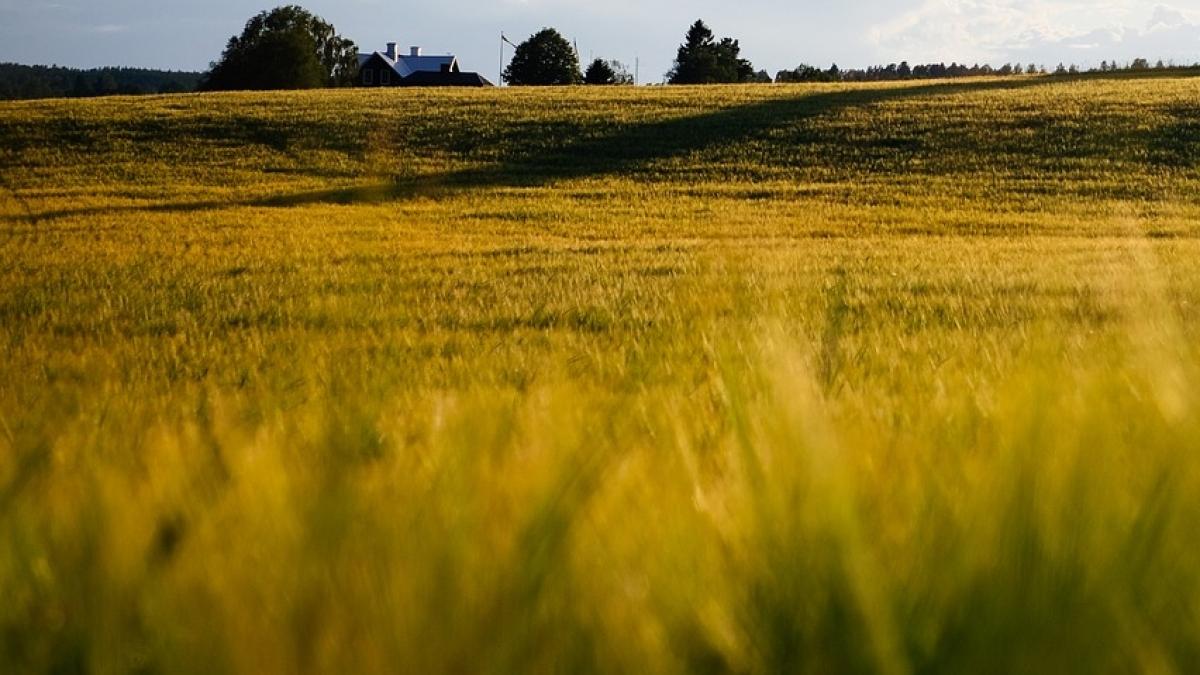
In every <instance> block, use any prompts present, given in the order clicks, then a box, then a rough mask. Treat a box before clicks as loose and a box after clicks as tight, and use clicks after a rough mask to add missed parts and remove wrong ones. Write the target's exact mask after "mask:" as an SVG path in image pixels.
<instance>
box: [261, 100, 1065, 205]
mask: <svg viewBox="0 0 1200 675" xmlns="http://www.w3.org/2000/svg"><path fill="white" fill-rule="evenodd" d="M1061 81H1062V80H1050V79H1048V78H1029V79H1022V80H1019V81H988V82H961V83H958V82H956V83H938V84H921V85H914V86H895V87H883V88H865V87H864V88H861V89H859V88H854V89H850V90H843V91H834V92H822V93H815V94H809V95H805V96H800V97H789V98H777V99H770V100H766V101H762V102H758V103H754V104H751V105H743V106H737V107H733V108H726V109H722V110H717V111H714V112H710V113H706V114H703V115H695V116H691V117H683V118H678V119H670V120H665V121H657V122H650V123H646V124H635V125H630V126H625V127H621V128H619V129H617V130H615V131H611V132H608V133H603V134H598V135H595V136H591V137H584V138H576V139H571V140H568V141H566V142H564V143H562V144H560V145H557V146H553V147H550V148H535V149H533V150H524V151H522V150H518V151H515V152H513V153H511V154H510V155H509V156H508V157H505V158H504V159H502V160H500V161H499V162H496V163H495V164H493V165H491V166H487V167H483V168H478V169H467V170H462V171H452V172H447V173H442V174H433V175H426V176H419V177H403V178H396V179H393V180H389V181H386V182H381V183H377V184H373V185H367V186H358V187H353V188H339V189H330V190H319V191H313V192H307V193H299V194H292V195H281V196H278V197H273V198H269V199H265V200H259V201H255V202H252V203H251V204H248V205H252V206H301V205H305V204H314V203H329V204H362V203H378V202H386V201H393V200H400V199H407V198H414V197H437V196H443V195H447V194H452V193H454V192H458V191H462V190H469V189H475V188H481V187H482V188H494V187H514V188H522V187H541V186H545V185H547V184H550V183H554V182H557V181H565V180H575V179H581V178H596V177H603V176H615V175H638V174H642V173H647V172H652V171H653V170H654V165H655V164H656V163H660V162H664V161H670V160H672V159H687V158H688V157H690V156H693V155H698V154H700V153H704V152H711V151H713V150H720V149H723V148H727V149H729V150H730V151H736V150H737V149H738V148H739V147H740V146H742V145H744V144H745V143H747V142H749V141H754V140H761V139H770V138H772V134H773V133H775V132H777V131H778V130H780V129H787V128H791V129H792V130H793V132H796V131H798V132H799V133H798V134H797V133H793V134H792V135H791V137H789V138H788V139H787V140H779V141H778V142H795V141H796V140H797V139H798V137H799V139H800V140H803V139H804V135H805V130H804V129H802V128H801V129H799V130H797V129H796V127H798V126H802V124H803V122H804V120H807V119H812V118H817V117H821V116H824V115H831V114H834V113H837V112H838V111H839V110H843V109H848V108H856V107H864V106H869V105H875V104H880V103H886V102H888V101H893V100H901V99H908V98H919V97H923V96H938V95H952V94H960V93H972V92H985V91H994V90H1011V89H1022V88H1026V87H1031V86H1038V85H1046V84H1051V83H1053V82H1061ZM812 140H816V139H815V138H814V139H812Z"/></svg>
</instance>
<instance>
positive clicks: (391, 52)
mask: <svg viewBox="0 0 1200 675" xmlns="http://www.w3.org/2000/svg"><path fill="white" fill-rule="evenodd" d="M387 45H388V48H387V51H386V52H384V55H386V56H387V57H388V58H389V59H391V60H393V61H395V60H396V43H395V42H389V43H387Z"/></svg>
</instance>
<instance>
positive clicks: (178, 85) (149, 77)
mask: <svg viewBox="0 0 1200 675" xmlns="http://www.w3.org/2000/svg"><path fill="white" fill-rule="evenodd" d="M202 77H203V74H202V73H189V72H176V71H169V70H149V69H145V68H91V69H87V70H82V69H79V68H66V67H63V66H24V65H20V64H17V63H0V99H3V100H17V99H35V98H82V97H89V96H109V95H113V94H120V95H139V94H176V93H182V92H188V91H195V89H196V87H197V86H198V85H199V84H200V80H201V78H202Z"/></svg>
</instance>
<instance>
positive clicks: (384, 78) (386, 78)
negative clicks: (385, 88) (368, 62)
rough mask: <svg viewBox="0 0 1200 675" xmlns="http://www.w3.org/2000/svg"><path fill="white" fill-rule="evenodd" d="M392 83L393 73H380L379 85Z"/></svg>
mask: <svg viewBox="0 0 1200 675" xmlns="http://www.w3.org/2000/svg"><path fill="white" fill-rule="evenodd" d="M391 83H392V74H391V73H389V72H388V71H386V70H385V71H383V72H381V73H379V84H391Z"/></svg>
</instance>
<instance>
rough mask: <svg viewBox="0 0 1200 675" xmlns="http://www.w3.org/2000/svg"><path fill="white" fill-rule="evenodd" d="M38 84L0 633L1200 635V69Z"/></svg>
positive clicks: (391, 637)
mask: <svg viewBox="0 0 1200 675" xmlns="http://www.w3.org/2000/svg"><path fill="white" fill-rule="evenodd" d="M1185 75H1188V74H1186V73H1184V74H1179V73H1173V74H1168V75H1160V76H1147V77H1127V76H1120V77H1116V76H1114V77H1098V76H1090V77H1082V78H1062V77H1022V78H1007V79H1003V80H986V79H984V80H970V81H955V82H923V83H911V82H910V83H896V84H882V85H828V86H826V85H794V86H744V87H709V88H636V89H635V88H613V89H609V88H567V89H548V90H518V89H505V90H491V91H470V92H461V91H434V90H428V91H417V90H413V89H403V90H392V91H369V92H368V91H324V92H314V93H279V94H205V95H186V96H165V97H151V98H138V99H132V98H109V99H97V100H89V101H42V102H23V103H0V349H2V350H3V351H2V353H3V359H2V360H0V599H2V601H0V672H5V673H26V672H28V673H39V672H56V673H57V672H61V673H198V674H201V673H203V674H211V673H364V674H366V673H422V674H423V673H564V674H566V673H570V674H578V673H589V672H596V673H618V672H628V673H714V674H715V673H746V674H750V673H776V672H793V673H886V674H914V675H915V674H917V673H1056V674H1057V673H1068V672H1080V673H1105V672H1112V673H1128V672H1145V673H1187V672H1195V671H1196V670H1198V669H1200V546H1198V545H1197V544H1198V542H1200V499H1198V497H1200V454H1198V453H1200V347H1198V344H1200V341H1198V338H1200V80H1197V79H1190V78H1189V77H1187V76H1185Z"/></svg>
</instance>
